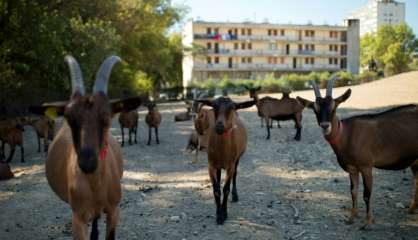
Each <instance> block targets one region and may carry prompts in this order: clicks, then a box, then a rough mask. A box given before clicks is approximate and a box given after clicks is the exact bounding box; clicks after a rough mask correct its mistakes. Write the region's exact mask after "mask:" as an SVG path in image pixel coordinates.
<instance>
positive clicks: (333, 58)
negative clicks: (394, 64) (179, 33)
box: [183, 19, 360, 86]
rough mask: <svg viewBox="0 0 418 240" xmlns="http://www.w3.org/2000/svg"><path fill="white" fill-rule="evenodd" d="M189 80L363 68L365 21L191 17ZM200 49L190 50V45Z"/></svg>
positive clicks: (185, 60) (186, 36)
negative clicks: (362, 29)
mask: <svg viewBox="0 0 418 240" xmlns="http://www.w3.org/2000/svg"><path fill="white" fill-rule="evenodd" d="M183 45H184V46H185V49H189V51H185V52H184V57H183V85H184V86H189V85H190V84H191V83H192V82H193V81H205V80H207V79H214V80H220V79H223V78H224V77H225V76H226V77H228V78H229V79H255V78H257V77H264V76H265V75H267V74H274V76H275V77H279V76H281V75H282V74H285V73H295V72H296V73H308V72H311V71H329V72H335V71H340V70H347V71H349V72H352V73H358V71H359V52H360V48H359V21H358V20H355V19H352V20H347V21H346V23H345V25H344V26H329V25H310V24H309V25H291V24H270V23H252V22H243V23H231V22H205V21H193V20H190V21H188V22H187V23H186V25H185V27H184V29H183ZM192 48H193V49H194V51H190V49H192Z"/></svg>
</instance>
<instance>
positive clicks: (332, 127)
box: [298, 80, 418, 229]
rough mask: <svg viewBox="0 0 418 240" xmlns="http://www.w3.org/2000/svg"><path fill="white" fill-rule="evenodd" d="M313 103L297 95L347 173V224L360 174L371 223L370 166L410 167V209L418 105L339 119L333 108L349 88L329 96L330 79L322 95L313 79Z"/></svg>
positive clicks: (417, 168) (417, 153)
mask: <svg viewBox="0 0 418 240" xmlns="http://www.w3.org/2000/svg"><path fill="white" fill-rule="evenodd" d="M311 84H312V85H313V89H314V92H315V97H316V100H315V102H312V101H309V100H306V99H303V98H300V97H299V98H298V99H299V101H300V102H302V103H303V104H305V105H306V106H308V107H309V108H311V109H312V110H313V111H314V113H315V115H316V119H317V122H318V125H319V126H320V127H321V128H322V131H323V134H324V138H325V139H326V140H327V141H328V143H329V144H330V145H331V147H332V149H333V150H334V152H335V155H337V160H338V163H339V165H340V166H341V167H342V168H343V169H344V170H345V171H346V172H348V173H349V175H350V183H351V197H352V203H353V205H352V209H351V216H350V218H349V220H348V223H353V222H354V219H355V217H356V216H357V192H358V187H359V175H360V174H361V176H362V177H363V185H364V193H363V199H364V201H365V203H366V207H367V218H366V220H367V221H366V225H364V226H363V229H366V228H369V227H371V226H372V224H373V214H372V207H371V194H372V185H373V175H372V171H373V167H376V168H380V169H387V170H400V169H404V168H407V167H411V169H412V172H413V174H414V176H415V195H414V197H413V199H412V202H411V205H410V208H409V211H410V212H413V211H414V210H415V208H416V204H417V202H418V161H416V160H417V159H418V121H417V120H418V106H417V105H406V106H401V107H397V108H393V109H390V110H388V111H385V112H382V113H377V114H365V115H360V116H354V117H350V118H346V119H343V120H339V118H338V116H337V114H336V110H337V108H338V106H339V105H340V104H341V103H342V102H344V101H346V100H347V99H348V98H349V97H350V95H351V90H350V89H348V90H347V91H346V92H345V93H344V94H343V95H341V96H340V97H338V98H335V99H334V98H333V97H332V86H333V80H330V81H329V82H328V86H327V93H326V96H325V98H323V97H321V93H320V91H319V88H318V86H317V85H316V84H315V83H314V82H312V83H311Z"/></svg>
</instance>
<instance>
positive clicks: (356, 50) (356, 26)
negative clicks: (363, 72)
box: [346, 19, 360, 74]
mask: <svg viewBox="0 0 418 240" xmlns="http://www.w3.org/2000/svg"><path fill="white" fill-rule="evenodd" d="M346 21H347V25H348V30H347V71H348V72H350V73H353V74H358V73H359V70H360V20H358V19H348V20H346Z"/></svg>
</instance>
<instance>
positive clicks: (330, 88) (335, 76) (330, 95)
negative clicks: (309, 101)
mask: <svg viewBox="0 0 418 240" xmlns="http://www.w3.org/2000/svg"><path fill="white" fill-rule="evenodd" d="M336 78H337V75H336V74H334V75H333V76H331V78H330V80H328V83H327V94H326V96H327V97H332V87H333V86H334V80H335V79H336Z"/></svg>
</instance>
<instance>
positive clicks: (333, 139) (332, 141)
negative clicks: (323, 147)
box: [325, 121, 344, 146]
mask: <svg viewBox="0 0 418 240" xmlns="http://www.w3.org/2000/svg"><path fill="white" fill-rule="evenodd" d="M343 128H344V126H343V122H341V121H338V129H337V134H335V135H334V136H332V137H330V138H327V137H326V138H325V139H326V140H327V142H328V143H329V144H330V145H331V146H336V145H337V143H338V141H339V140H340V137H341V134H342V132H343Z"/></svg>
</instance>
